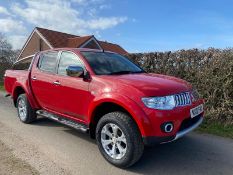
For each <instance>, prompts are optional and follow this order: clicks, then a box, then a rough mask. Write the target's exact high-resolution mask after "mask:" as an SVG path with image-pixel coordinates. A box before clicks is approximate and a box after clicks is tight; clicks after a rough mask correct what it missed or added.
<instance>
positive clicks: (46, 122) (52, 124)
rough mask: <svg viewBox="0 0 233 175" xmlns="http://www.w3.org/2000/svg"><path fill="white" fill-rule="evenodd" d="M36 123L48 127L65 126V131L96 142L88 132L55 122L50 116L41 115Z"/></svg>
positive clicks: (93, 142)
mask: <svg viewBox="0 0 233 175" xmlns="http://www.w3.org/2000/svg"><path fill="white" fill-rule="evenodd" d="M33 124H34V125H37V126H46V127H59V128H63V131H64V132H67V133H69V134H72V135H74V136H76V137H78V138H81V139H83V140H85V141H88V142H90V143H92V144H96V142H95V140H94V139H91V138H90V136H89V134H87V133H83V132H81V131H78V130H76V129H74V128H71V127H69V126H66V125H63V124H60V123H58V122H55V121H52V120H50V119H48V118H44V117H39V118H38V119H37V120H36V122H34V123H33Z"/></svg>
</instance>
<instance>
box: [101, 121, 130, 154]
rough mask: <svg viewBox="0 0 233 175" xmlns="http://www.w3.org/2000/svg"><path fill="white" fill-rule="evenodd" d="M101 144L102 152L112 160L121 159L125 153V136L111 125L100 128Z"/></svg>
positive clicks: (115, 126)
mask: <svg viewBox="0 0 233 175" xmlns="http://www.w3.org/2000/svg"><path fill="white" fill-rule="evenodd" d="M101 144H102V147H103V148H104V151H105V152H106V153H107V154H108V155H109V156H110V157H111V158H113V159H121V158H122V157H124V155H125V153H126V151H127V142H126V138H125V134H124V133H123V132H122V130H121V129H120V128H119V126H117V125H116V124H113V123H108V124H106V125H104V127H103V128H102V130H101Z"/></svg>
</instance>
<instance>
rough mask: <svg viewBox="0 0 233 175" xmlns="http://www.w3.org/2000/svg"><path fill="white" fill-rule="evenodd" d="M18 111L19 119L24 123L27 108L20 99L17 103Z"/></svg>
mask: <svg viewBox="0 0 233 175" xmlns="http://www.w3.org/2000/svg"><path fill="white" fill-rule="evenodd" d="M18 111H19V117H20V119H21V120H23V121H24V120H25V119H26V117H27V106H26V103H25V101H24V100H23V99H20V100H19V102H18Z"/></svg>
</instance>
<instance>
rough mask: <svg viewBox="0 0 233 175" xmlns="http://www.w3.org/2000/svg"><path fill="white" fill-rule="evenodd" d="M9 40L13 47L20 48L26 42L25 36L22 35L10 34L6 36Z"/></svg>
mask: <svg viewBox="0 0 233 175" xmlns="http://www.w3.org/2000/svg"><path fill="white" fill-rule="evenodd" d="M8 39H9V42H10V43H11V44H12V47H13V49H21V48H22V46H23V45H24V43H25V42H26V39H27V36H24V35H11V36H9V37H8Z"/></svg>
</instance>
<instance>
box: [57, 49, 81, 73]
mask: <svg viewBox="0 0 233 175" xmlns="http://www.w3.org/2000/svg"><path fill="white" fill-rule="evenodd" d="M69 66H81V67H83V64H82V62H81V61H80V60H79V58H78V57H77V56H76V55H75V54H73V53H70V52H62V54H61V58H60V63H59V66H58V74H59V75H67V73H66V69H67V68H68V67H69Z"/></svg>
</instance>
